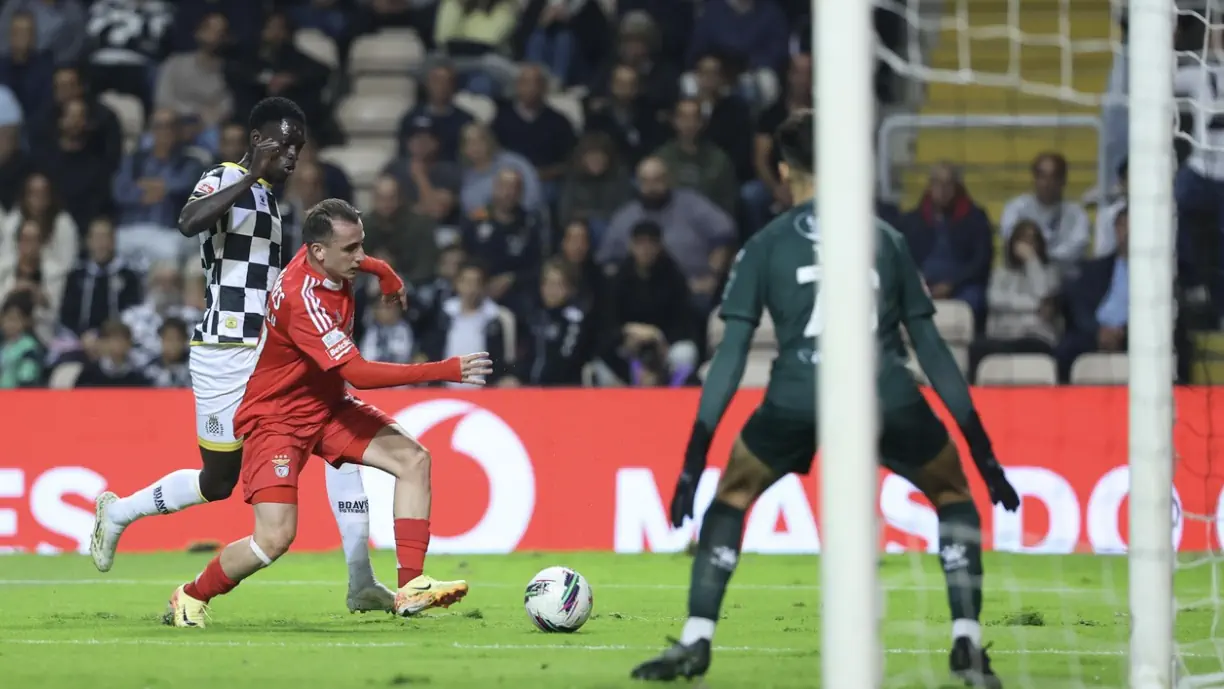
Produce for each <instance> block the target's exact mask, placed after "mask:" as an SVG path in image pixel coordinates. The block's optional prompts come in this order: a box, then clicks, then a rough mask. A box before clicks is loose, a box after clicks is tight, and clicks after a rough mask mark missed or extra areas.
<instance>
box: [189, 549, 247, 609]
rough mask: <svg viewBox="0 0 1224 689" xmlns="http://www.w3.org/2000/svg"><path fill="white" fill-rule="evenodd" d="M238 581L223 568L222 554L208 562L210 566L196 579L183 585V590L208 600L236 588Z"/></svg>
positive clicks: (194, 596)
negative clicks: (227, 574) (230, 576)
mask: <svg viewBox="0 0 1224 689" xmlns="http://www.w3.org/2000/svg"><path fill="white" fill-rule="evenodd" d="M237 585H238V582H236V581H234V580H233V579H230V578H229V577H228V576H226V574H225V570H223V569H221V556H220V555H218V556H216V557H214V558H213V559H212V560H210V561H209V562H208V566H207V567H205V568H204V571H203V572H200V575H199V576H197V577H196V578H195V581H193V582H191V583H190V584H187V585H186V586H184V587H183V592H184V593H186V594H187V595H189V596H191V597H192V598H194V599H196V600H199V601H204V602H205V603H207V602H208V601H210V600H212V599H213V598H216V597H217V596H222V595H225V594H227V593H229V592H230V591H233V590H234V587H235V586H237Z"/></svg>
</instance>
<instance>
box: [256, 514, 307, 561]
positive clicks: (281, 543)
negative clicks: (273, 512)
mask: <svg viewBox="0 0 1224 689" xmlns="http://www.w3.org/2000/svg"><path fill="white" fill-rule="evenodd" d="M296 537H297V524H295V523H292V522H290V523H283V522H282V523H278V524H269V525H263V526H262V528H261V525H259V524H256V526H255V535H254V536H252V537H251V540H252V541H253V542H254V545H255V546H256V548H258V549H256V548H252V550H255V552H256V555H260V554H262V555H264V556H266V558H267V559H266V560H264V558H263V557H261V558H260V559H261V560H264V564H265V565H269V564H272V562H273V561H274V560H276V559H277V558H279V557H280V556H281V555H284V554H285V553H287V552H289V548H290V547H291V546H292V545H293V539H294V538H296Z"/></svg>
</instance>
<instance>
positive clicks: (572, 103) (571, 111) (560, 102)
mask: <svg viewBox="0 0 1224 689" xmlns="http://www.w3.org/2000/svg"><path fill="white" fill-rule="evenodd" d="M548 105H549V106H550V107H552V109H554V110H556V111H557V112H559V113H561V114H562V115H565V119H567V120H569V121H570V124H572V125H574V131H576V132H581V131H582V127H583V125H584V123H585V120H584V118H583V115H582V100H581V99H579V98H575V97H574V96H571V95H569V94H568V93H554V94H553V95H551V96H549V97H548Z"/></svg>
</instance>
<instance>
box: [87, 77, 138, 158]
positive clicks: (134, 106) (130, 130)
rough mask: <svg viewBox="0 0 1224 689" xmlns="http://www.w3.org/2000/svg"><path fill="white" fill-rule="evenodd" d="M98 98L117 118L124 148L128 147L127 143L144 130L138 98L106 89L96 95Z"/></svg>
mask: <svg viewBox="0 0 1224 689" xmlns="http://www.w3.org/2000/svg"><path fill="white" fill-rule="evenodd" d="M98 100H99V101H101V103H102V105H105V106H106V107H108V108H110V109H111V110H112V111H114V113H115V117H117V118H118V119H119V127H120V129H122V130H123V140H124V143H125V148H130V146H127V144H131V143H134V142H135V141H136V140H137V139H139V138H140V134H141V132H142V131H144V121H145V111H144V105H143V104H141V102H140V99H139V98H137V97H136V96H131V95H128V94H126V93H118V92H116V91H106V92H104V93H102V95H100V96H98Z"/></svg>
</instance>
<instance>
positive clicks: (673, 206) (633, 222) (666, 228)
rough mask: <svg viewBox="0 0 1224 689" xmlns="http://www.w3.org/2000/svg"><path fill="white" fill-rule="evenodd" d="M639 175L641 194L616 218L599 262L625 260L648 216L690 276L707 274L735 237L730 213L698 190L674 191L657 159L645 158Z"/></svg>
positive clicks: (690, 277)
mask: <svg viewBox="0 0 1224 689" xmlns="http://www.w3.org/2000/svg"><path fill="white" fill-rule="evenodd" d="M637 176H638V195H637V198H636V199H635V200H633V201H630V202H629V203H627V204H625V205H624V206H623V207H622V208H621V209H620V210H618V211H617V212H616V215H615V216H613V217H612V223H611V225H610V226H609V227H608V232H607V234H606V235H605V236H604V238H603V240H602V241H601V242H600V245H599V250H598V251H597V252H596V254H595V260H597V261H599V262H600V263H604V264H606V263H615V262H620V261H622V260H623V259H624V258H625V257H626V256H627V255H628V254H629V253H630V250H631V248H632V247H631V245H632V242H631V241H630V238H631V236H632V234H633V228H635V227H637V226H638V225H640V224H641V222H642V221H643V220H649V221H652V222H654V223H655V224H657V225H658V226H659V227H660V228H662V229H661V230H660V232H661V233H662V241H663V246H664V247H665V248H666V249H667V253H668V254H669V255H670V256H671V258H672V259H673V260H674V261H676V263H677V265H678V266H679V267H680V271H681V273H683V274H684V276H685V277H686V278H687V279H688V280H700V279H702V278H705V277H708V276H709V274H710V253H711V252H712V251H714V250H715V249H718V248H719V247H724V246H727V245H729V244H731V243H732V242H734V241H735V223H734V222H733V221H732V220H731V216H729V215H727V214H726V213H725V212H724V211H723V210H722V209H721V208H719V207H718V206H716V205H714V202H712V201H710V200H709V199H707V198H705V197H704V196H702V195H701V194H698V193H697V192H695V191H690V190H688V189H674V188H673V187H672V182H671V175H670V172H669V171H668V169H667V166H666V165H664V164H663V161H661V160H659V159H658V158H647V159H646V160H643V161H642V163H641V165H639V166H638V175H637Z"/></svg>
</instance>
